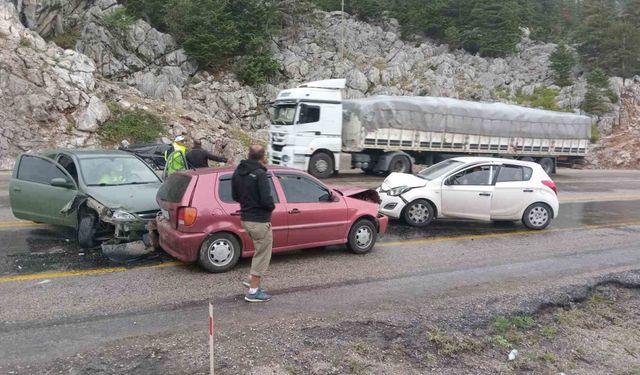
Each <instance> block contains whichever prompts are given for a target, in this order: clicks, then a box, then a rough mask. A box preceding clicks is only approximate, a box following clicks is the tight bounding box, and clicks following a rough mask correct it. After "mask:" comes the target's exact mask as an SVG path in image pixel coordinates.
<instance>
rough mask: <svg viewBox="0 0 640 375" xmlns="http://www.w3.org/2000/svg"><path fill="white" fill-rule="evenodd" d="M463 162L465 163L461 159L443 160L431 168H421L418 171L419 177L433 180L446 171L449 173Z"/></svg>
mask: <svg viewBox="0 0 640 375" xmlns="http://www.w3.org/2000/svg"><path fill="white" fill-rule="evenodd" d="M462 164H464V163H463V162H461V161H457V160H451V159H449V160H445V161H441V162H440V163H438V164H434V165H432V166H430V167H429V168H426V169H423V170H421V171H420V172H419V173H418V177H420V178H422V179H425V180H427V181H431V180H434V179H436V178H438V177H440V176H442V175H444V174H445V173H449V172H451V171H453V170H454V169H456V168H458V167H459V166H461V165H462Z"/></svg>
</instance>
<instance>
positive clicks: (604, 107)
mask: <svg viewBox="0 0 640 375" xmlns="http://www.w3.org/2000/svg"><path fill="white" fill-rule="evenodd" d="M614 95H615V93H613V91H612V90H611V88H610V85H609V78H608V77H607V73H606V72H605V71H604V70H603V69H601V68H595V69H594V70H593V71H592V72H591V73H590V74H589V76H588V77H587V93H586V94H585V97H584V102H582V106H581V108H582V110H583V111H585V112H587V113H590V114H593V115H598V116H600V115H603V114H605V113H607V112H609V111H610V104H611V103H612V102H613V101H615V100H617V99H615V98H614ZM612 99H613V100H612Z"/></svg>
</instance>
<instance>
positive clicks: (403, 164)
mask: <svg viewBox="0 0 640 375" xmlns="http://www.w3.org/2000/svg"><path fill="white" fill-rule="evenodd" d="M389 173H411V162H410V161H409V159H407V157H406V156H401V155H396V156H394V157H393V158H391V163H389Z"/></svg>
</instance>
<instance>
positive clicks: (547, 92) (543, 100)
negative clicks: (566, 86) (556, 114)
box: [516, 87, 560, 111]
mask: <svg viewBox="0 0 640 375" xmlns="http://www.w3.org/2000/svg"><path fill="white" fill-rule="evenodd" d="M558 94H559V91H558V90H555V89H551V88H548V87H538V88H536V89H535V90H534V91H533V94H531V95H524V94H523V93H522V90H518V92H517V93H516V102H518V104H523V105H527V106H530V107H533V108H542V109H547V110H550V111H557V110H559V109H560V108H559V107H558V104H557V103H556V96H558Z"/></svg>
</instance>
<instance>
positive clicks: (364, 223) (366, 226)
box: [348, 219, 378, 254]
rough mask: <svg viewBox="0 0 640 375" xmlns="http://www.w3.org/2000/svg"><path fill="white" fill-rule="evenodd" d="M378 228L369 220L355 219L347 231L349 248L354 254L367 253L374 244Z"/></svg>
mask: <svg viewBox="0 0 640 375" xmlns="http://www.w3.org/2000/svg"><path fill="white" fill-rule="evenodd" d="M377 238H378V230H377V229H376V226H375V224H374V223H372V222H371V220H367V219H362V220H359V221H357V222H356V223H355V224H353V226H352V227H351V230H350V231H349V243H348V246H349V249H350V250H351V251H353V252H354V253H356V254H364V253H368V252H369V251H370V250H371V249H373V246H374V245H375V244H376V239H377Z"/></svg>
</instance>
